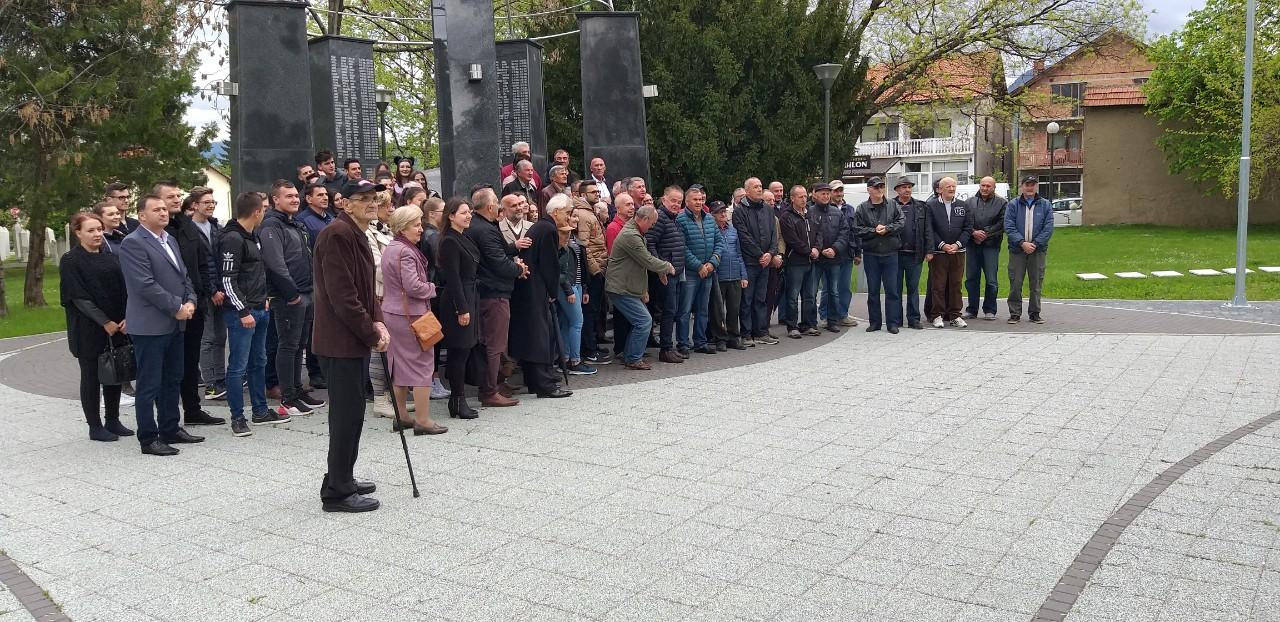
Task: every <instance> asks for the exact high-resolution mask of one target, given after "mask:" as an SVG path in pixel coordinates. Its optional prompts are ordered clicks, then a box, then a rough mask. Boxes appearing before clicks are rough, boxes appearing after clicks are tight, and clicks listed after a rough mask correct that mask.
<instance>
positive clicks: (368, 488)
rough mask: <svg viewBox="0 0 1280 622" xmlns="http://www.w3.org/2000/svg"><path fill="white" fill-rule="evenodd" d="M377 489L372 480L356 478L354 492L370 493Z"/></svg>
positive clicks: (359, 493)
mask: <svg viewBox="0 0 1280 622" xmlns="http://www.w3.org/2000/svg"><path fill="white" fill-rule="evenodd" d="M377 491H378V485H377V484H374V483H373V482H362V481H360V480H356V494H358V495H371V494H373V493H375V492H377Z"/></svg>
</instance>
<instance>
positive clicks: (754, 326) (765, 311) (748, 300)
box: [738, 262, 773, 339]
mask: <svg viewBox="0 0 1280 622" xmlns="http://www.w3.org/2000/svg"><path fill="white" fill-rule="evenodd" d="M772 271H773V268H771V267H770V268H761V267H760V264H758V263H756V262H747V288H746V289H744V290H742V307H741V308H739V309H738V323H740V324H742V327H741V328H740V330H741V331H742V337H743V339H753V338H755V337H763V336H765V333H766V332H768V330H769V273H770V272H772Z"/></svg>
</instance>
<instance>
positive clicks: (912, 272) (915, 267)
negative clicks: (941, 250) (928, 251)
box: [897, 253, 924, 324]
mask: <svg viewBox="0 0 1280 622" xmlns="http://www.w3.org/2000/svg"><path fill="white" fill-rule="evenodd" d="M923 271H924V258H923V257H919V256H917V255H916V254H915V253H912V254H910V255H908V254H901V255H898V279H897V282H898V286H899V287H901V288H902V290H901V291H902V299H903V300H904V301H905V302H906V303H907V323H908V324H915V323H917V322H919V321H920V273H921V272H923Z"/></svg>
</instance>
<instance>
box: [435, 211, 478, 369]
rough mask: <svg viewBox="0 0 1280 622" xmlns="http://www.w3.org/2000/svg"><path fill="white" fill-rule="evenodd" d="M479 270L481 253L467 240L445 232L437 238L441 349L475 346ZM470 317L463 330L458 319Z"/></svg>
mask: <svg viewBox="0 0 1280 622" xmlns="http://www.w3.org/2000/svg"><path fill="white" fill-rule="evenodd" d="M479 267H480V251H479V249H477V248H476V245H475V244H474V243H472V241H471V240H469V239H467V236H465V235H462V234H460V233H458V232H457V231H454V230H453V229H452V228H450V229H446V230H445V231H444V233H442V234H440V264H439V266H438V267H437V271H436V273H437V274H439V275H440V281H441V284H442V285H443V286H444V293H443V294H441V296H440V317H439V320H440V327H441V328H442V329H444V345H445V346H447V347H449V348H470V347H473V346H475V345H476V324H477V323H479V321H480V313H479V303H480V296H479V293H478V292H477V291H476V290H477V284H476V271H477V269H479ZM464 313H470V314H471V321H470V322H469V323H468V324H467V325H466V326H463V325H461V324H459V323H458V316H459V315H462V314H464Z"/></svg>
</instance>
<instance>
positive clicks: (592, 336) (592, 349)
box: [578, 274, 604, 357]
mask: <svg viewBox="0 0 1280 622" xmlns="http://www.w3.org/2000/svg"><path fill="white" fill-rule="evenodd" d="M582 291H583V292H585V293H586V294H587V302H586V304H584V305H582V338H581V341H580V343H579V346H578V349H579V351H580V352H582V356H583V357H587V356H592V355H594V354H595V353H596V352H597V351H599V349H600V345H599V344H598V343H597V342H596V338H597V337H598V335H597V333H596V324H597V323H598V322H600V310H601V308H602V307H603V306H604V274H594V275H588V276H586V277H584V279H583V282H582Z"/></svg>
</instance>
